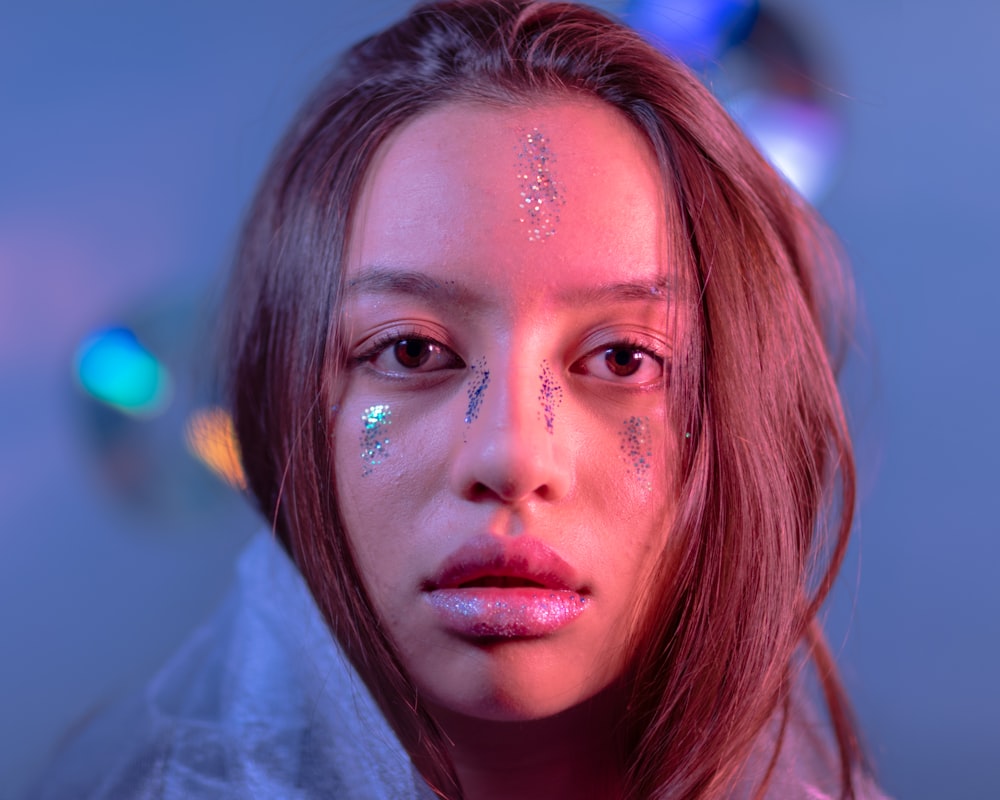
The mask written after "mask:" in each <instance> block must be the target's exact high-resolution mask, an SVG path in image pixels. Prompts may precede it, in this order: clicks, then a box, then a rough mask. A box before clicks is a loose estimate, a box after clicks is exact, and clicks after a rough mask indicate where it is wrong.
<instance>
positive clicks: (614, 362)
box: [604, 347, 648, 378]
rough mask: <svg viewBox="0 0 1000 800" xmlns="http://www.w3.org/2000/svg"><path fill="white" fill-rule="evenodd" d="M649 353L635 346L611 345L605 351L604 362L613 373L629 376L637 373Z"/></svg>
mask: <svg viewBox="0 0 1000 800" xmlns="http://www.w3.org/2000/svg"><path fill="white" fill-rule="evenodd" d="M646 358H648V354H647V353H644V352H642V351H641V350H636V349H635V348H634V347H609V348H608V349H607V350H605V351H604V363H605V364H606V365H607V367H608V370H609V371H610V372H611V374H612V375H616V376H617V377H619V378H627V377H629V376H630V375H635V373H636V372H638V371H639V368H640V367H641V366H642V362H643V361H644V360H645V359H646Z"/></svg>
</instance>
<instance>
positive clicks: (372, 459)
mask: <svg viewBox="0 0 1000 800" xmlns="http://www.w3.org/2000/svg"><path fill="white" fill-rule="evenodd" d="M391 416H392V410H391V409H390V408H389V405H388V404H387V403H383V404H380V405H377V406H369V407H368V408H366V409H365V410H364V413H363V414H362V415H361V425H362V427H361V461H362V469H361V475H362V476H363V477H365V478H367V477H368V476H369V475H371V474H372V471H373V470H374V469H375V467H376V466H378V465H379V464H381V463H382V462H383V461H385V459H387V458H388V457H389V437H388V436H387V435H386V429H387V428H388V427H389V426H390V425H391V424H392V420H391V419H390V417H391Z"/></svg>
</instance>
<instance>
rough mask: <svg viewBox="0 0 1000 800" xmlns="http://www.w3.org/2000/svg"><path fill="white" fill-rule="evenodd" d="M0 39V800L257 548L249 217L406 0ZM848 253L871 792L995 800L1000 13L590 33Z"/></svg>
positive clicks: (740, 19) (139, 21)
mask: <svg viewBox="0 0 1000 800" xmlns="http://www.w3.org/2000/svg"><path fill="white" fill-rule="evenodd" d="M86 5H87V8H86V9H84V8H83V4H76V3H70V2H38V3H35V4H27V3H24V4H14V3H5V4H3V5H2V6H0V121H2V124H0V381H2V391H0V493H2V494H0V497H2V500H3V507H4V508H5V509H6V511H5V512H4V513H3V516H2V522H0V644H2V656H0V800H9V799H11V798H16V797H19V796H20V795H21V794H22V793H23V791H24V790H25V788H26V787H27V785H28V784H29V782H30V780H31V778H32V776H33V775H35V774H37V772H38V770H40V769H42V768H43V765H44V763H45V760H46V758H47V757H48V755H49V753H50V752H51V749H52V748H53V747H54V746H56V744H57V743H58V741H59V739H60V737H61V736H63V735H64V734H65V733H66V732H67V730H68V729H69V728H70V727H71V726H72V725H73V724H74V722H76V721H78V720H80V719H81V718H83V717H85V716H86V715H87V714H88V713H90V712H92V711H93V710H94V709H95V708H97V707H99V706H100V705H101V703H102V702H105V701H107V700H108V699H110V698H111V697H113V696H114V695H115V694H117V693H119V692H121V691H123V690H125V689H127V688H130V687H134V686H137V685H141V684H142V683H143V682H144V680H145V679H146V678H148V677H149V676H150V674H151V673H152V672H153V671H154V670H155V669H156V667H157V666H158V665H159V664H160V663H161V662H162V661H163V660H164V659H165V658H166V657H167V656H168V655H169V654H170V653H171V651H172V650H173V649H174V648H175V647H176V646H177V644H178V643H179V642H180V641H181V640H182V639H183V638H184V637H185V635H186V634H187V633H188V632H189V631H190V630H191V629H192V627H193V626H194V625H196V624H197V622H198V621H199V620H200V619H201V618H202V617H203V616H204V615H205V614H206V613H207V612H208V611H209V610H210V609H211V608H212V606H213V604H214V603H215V602H217V601H218V600H219V598H220V597H221V594H222V592H223V591H224V589H225V585H226V582H227V580H228V577H229V575H230V570H231V564H232V561H233V558H234V557H235V555H236V553H237V552H238V551H239V549H240V547H241V545H242V543H243V542H244V541H246V539H247V538H248V537H249V536H250V534H251V533H252V532H253V531H254V530H255V529H256V528H257V526H258V525H259V524H260V523H259V522H257V521H256V519H255V518H254V517H253V515H252V514H251V513H250V512H249V511H248V510H247V509H246V508H244V506H243V505H242V502H241V501H240V500H239V498H238V496H237V495H236V493H235V492H234V491H233V490H232V489H231V488H229V487H228V485H227V481H229V482H230V483H236V482H238V474H236V473H235V472H234V471H233V469H232V466H233V465H232V453H231V451H230V450H229V449H228V446H227V441H228V440H227V431H226V419H225V418H224V417H222V416H219V415H218V414H217V413H215V411H214V410H213V408H212V394H211V391H210V389H211V383H210V380H209V378H210V374H209V372H208V365H207V358H208V355H209V352H210V347H209V342H210V337H211V330H212V322H213V318H212V306H211V303H212V300H213V299H214V298H215V297H216V296H217V294H218V291H219V287H220V284H221V280H222V275H223V273H224V270H225V266H226V264H227V262H228V259H229V256H230V252H231V249H232V245H233V242H234V238H235V235H236V230H237V227H238V224H239V220H240V217H241V214H242V211H243V209H244V208H245V206H246V203H247V202H248V199H249V195H250V193H251V191H252V189H253V187H254V184H255V182H256V179H257V177H258V176H259V174H260V172H261V170H262V168H263V166H264V164H265V161H266V159H267V157H268V154H269V152H270V150H271V148H272V147H273V145H274V143H275V141H276V139H277V137H278V136H279V135H280V133H281V132H282V130H283V128H284V126H285V125H286V124H287V122H288V121H289V119H290V117H291V115H292V113H293V112H294V110H295V108H296V106H297V104H298V102H299V101H300V100H301V99H302V97H303V95H304V93H305V92H306V91H307V90H308V88H309V87H311V85H312V84H313V83H314V82H315V81H316V80H317V79H318V78H319V76H320V75H321V74H322V73H323V71H324V68H325V67H326V66H327V65H328V64H329V62H330V60H331V58H332V56H333V55H334V54H335V53H336V52H338V51H339V50H340V49H342V48H343V47H344V46H345V45H347V44H348V43H350V42H352V41H354V40H356V39H357V38H359V37H360V36H362V35H364V34H367V33H370V32H373V31H375V30H377V29H379V28H381V27H383V26H384V25H386V24H387V23H389V22H391V21H392V20H394V19H395V18H397V17H398V16H400V15H401V14H402V13H403V11H404V10H405V9H406V8H407V7H408V6H409V5H410V4H409V3H404V2H390V0H368V2H366V3H364V4H361V3H355V2H347V0H335V1H334V2H330V0H327V1H326V2H319V1H318V0H315V1H312V0H290V1H286V2H283V3H281V4H278V3H275V2H263V0H261V1H259V2H258V1H257V0H249V1H248V0H240V2H236V0H217V1H216V2H213V3H196V2H190V1H188V2H178V3H172V4H157V3H141V4H139V3H131V2H124V0H103V1H100V2H93V3H89V4H86ZM600 5H602V6H603V7H604V8H606V9H608V10H610V11H612V12H614V13H616V14H620V15H623V16H625V17H626V18H627V19H629V20H631V21H632V22H633V24H635V25H636V26H637V27H640V28H642V29H643V30H644V31H645V32H646V34H647V35H648V36H649V37H650V39H651V40H653V41H655V42H657V43H659V44H660V45H661V46H664V47H667V48H670V49H672V50H673V51H674V52H676V53H678V54H679V55H681V56H682V57H683V58H685V59H686V60H687V61H689V63H691V64H692V66H694V67H695V68H696V69H698V70H699V71H700V72H701V73H702V74H703V75H704V78H705V80H706V82H707V83H708V84H709V85H710V86H711V87H712V88H713V90H714V91H716V93H717V94H718V96H719V97H720V99H722V100H723V101H724V102H725V103H726V104H727V106H728V107H729V108H730V109H731V110H732V112H733V114H734V115H735V116H736V117H737V118H738V119H739V120H740V121H741V123H742V124H743V125H744V127H745V128H746V129H747V131H748V132H749V133H750V134H751V135H752V136H753V137H754V138H755V139H756V140H757V141H758V142H759V143H760V145H761V147H762V149H763V150H764V151H765V152H766V153H767V154H768V156H769V157H770V158H771V159H772V160H773V161H774V163H775V164H776V165H778V166H779V168H781V169H782V170H783V171H784V172H785V174H786V175H787V176H788V177H789V180H791V181H792V182H793V183H794V184H795V185H796V186H797V187H798V188H799V189H800V191H802V192H803V194H805V195H806V196H808V197H809V198H810V199H812V200H813V201H814V202H815V203H816V204H817V205H818V206H819V208H820V209H821V211H822V212H823V213H824V215H825V216H826V217H827V219H828V220H829V221H830V223H831V225H832V226H833V227H834V229H835V230H836V231H837V233H838V234H839V235H840V237H841V239H842V240H843V242H844V244H845V246H846V249H847V251H848V253H849V255H850V258H851V260H852V262H853V265H854V269H855V274H856V280H857V283H858V287H859V290H860V293H861V298H862V309H863V312H864V314H865V318H866V320H867V324H866V327H864V328H863V329H861V330H860V331H859V345H860V348H859V352H856V353H855V354H854V356H853V360H852V362H851V366H850V368H849V370H848V372H847V375H846V377H845V387H846V389H847V392H848V396H849V402H850V406H851V414H852V420H853V423H854V427H855V430H856V432H857V435H858V437H859V445H858V450H859V460H860V470H861V481H862V498H861V510H860V514H859V517H858V525H857V530H856V541H855V545H854V548H853V550H852V555H851V558H850V559H849V562H848V564H847V566H846V568H845V570H844V574H843V577H842V580H841V581H840V584H839V585H838V587H837V590H836V594H835V597H834V598H833V600H832V601H831V603H830V609H829V616H828V623H827V627H828V630H829V632H830V635H831V638H832V641H833V644H834V648H835V650H836V651H837V653H838V655H839V659H840V662H841V664H842V667H843V670H844V675H845V679H846V681H847V683H848V686H849V688H850V691H851V693H852V695H853V697H854V698H855V701H856V703H857V708H858V712H859V715H860V717H861V719H862V721H863V723H864V727H865V730H866V733H867V736H868V740H869V745H870V748H871V750H872V752H873V754H874V757H875V760H876V763H877V765H878V767H879V773H880V775H881V778H882V782H883V784H884V786H885V788H886V790H887V791H888V792H889V793H890V794H892V795H894V796H896V797H899V798H910V799H911V800H919V799H920V798H943V797H947V798H986V797H1000V758H997V756H998V754H1000V733H998V732H997V725H996V720H997V719H998V718H1000V689H998V687H997V682H996V679H995V677H994V675H995V673H996V661H997V657H998V654H1000V578H998V574H997V573H998V568H997V565H998V564H1000V523H998V521H997V512H996V498H997V496H998V494H997V491H996V488H995V484H996V483H997V481H998V478H1000V423H998V419H997V414H996V409H997V407H998V405H1000V378H998V371H1000V370H998V368H1000V359H998V357H997V348H998V346H1000V323H998V319H1000V315H998V314H997V313H996V310H995V307H996V305H997V303H998V301H997V298H998V297H1000V258H998V254H1000V247H998V245H997V238H998V237H997V232H996V231H997V229H996V227H995V226H996V218H997V216H998V213H1000V200H998V197H997V191H998V188H997V187H998V186H1000V155H998V147H997V142H1000V102H998V99H1000V35H998V33H997V32H998V31H1000V4H997V3H995V2H993V0H951V2H948V3H943V2H933V1H932V0H911V2H903V0H882V2H862V0H840V2H837V3H833V2H822V0H760V2H757V1H756V0H753V1H751V0H729V1H728V2H721V1H720V2H716V1H715V0H660V1H659V2H625V1H624V0H622V1H621V2H605V3H601V4H600Z"/></svg>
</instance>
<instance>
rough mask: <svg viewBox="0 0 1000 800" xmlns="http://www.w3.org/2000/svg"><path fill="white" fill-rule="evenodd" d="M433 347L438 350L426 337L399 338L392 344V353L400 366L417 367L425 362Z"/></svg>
mask: <svg viewBox="0 0 1000 800" xmlns="http://www.w3.org/2000/svg"><path fill="white" fill-rule="evenodd" d="M435 349H437V350H440V348H439V347H438V348H435V346H434V345H433V344H432V343H431V342H429V341H427V339H401V340H400V341H398V342H396V344H395V345H393V348H392V354H393V355H394V356H395V357H396V361H398V362H399V365H400V366H401V367H405V368H406V369H419V368H420V367H422V366H423V365H424V364H426V363H427V361H428V360H429V359H430V357H431V355H432V354H433V351H434V350H435Z"/></svg>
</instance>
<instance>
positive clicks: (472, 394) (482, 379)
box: [465, 358, 490, 425]
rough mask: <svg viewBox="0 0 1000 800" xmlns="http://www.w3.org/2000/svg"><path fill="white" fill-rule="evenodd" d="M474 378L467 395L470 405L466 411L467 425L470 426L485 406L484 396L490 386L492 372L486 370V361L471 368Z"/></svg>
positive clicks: (479, 362) (482, 360)
mask: <svg viewBox="0 0 1000 800" xmlns="http://www.w3.org/2000/svg"><path fill="white" fill-rule="evenodd" d="M469 370H470V371H471V372H472V378H471V380H470V382H469V388H468V389H467V390H466V393H467V394H468V396H469V405H468V408H466V410H465V424H466V425H470V424H471V423H473V422H474V421H475V420H476V419H477V418H478V417H479V407H480V406H481V405H482V404H483V395H485V394H486V388H487V387H488V386H489V385H490V371H489V370H488V369H487V368H486V359H485V358H481V359H479V361H477V362H476V363H474V364H473V365H472V366H470V367H469Z"/></svg>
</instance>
